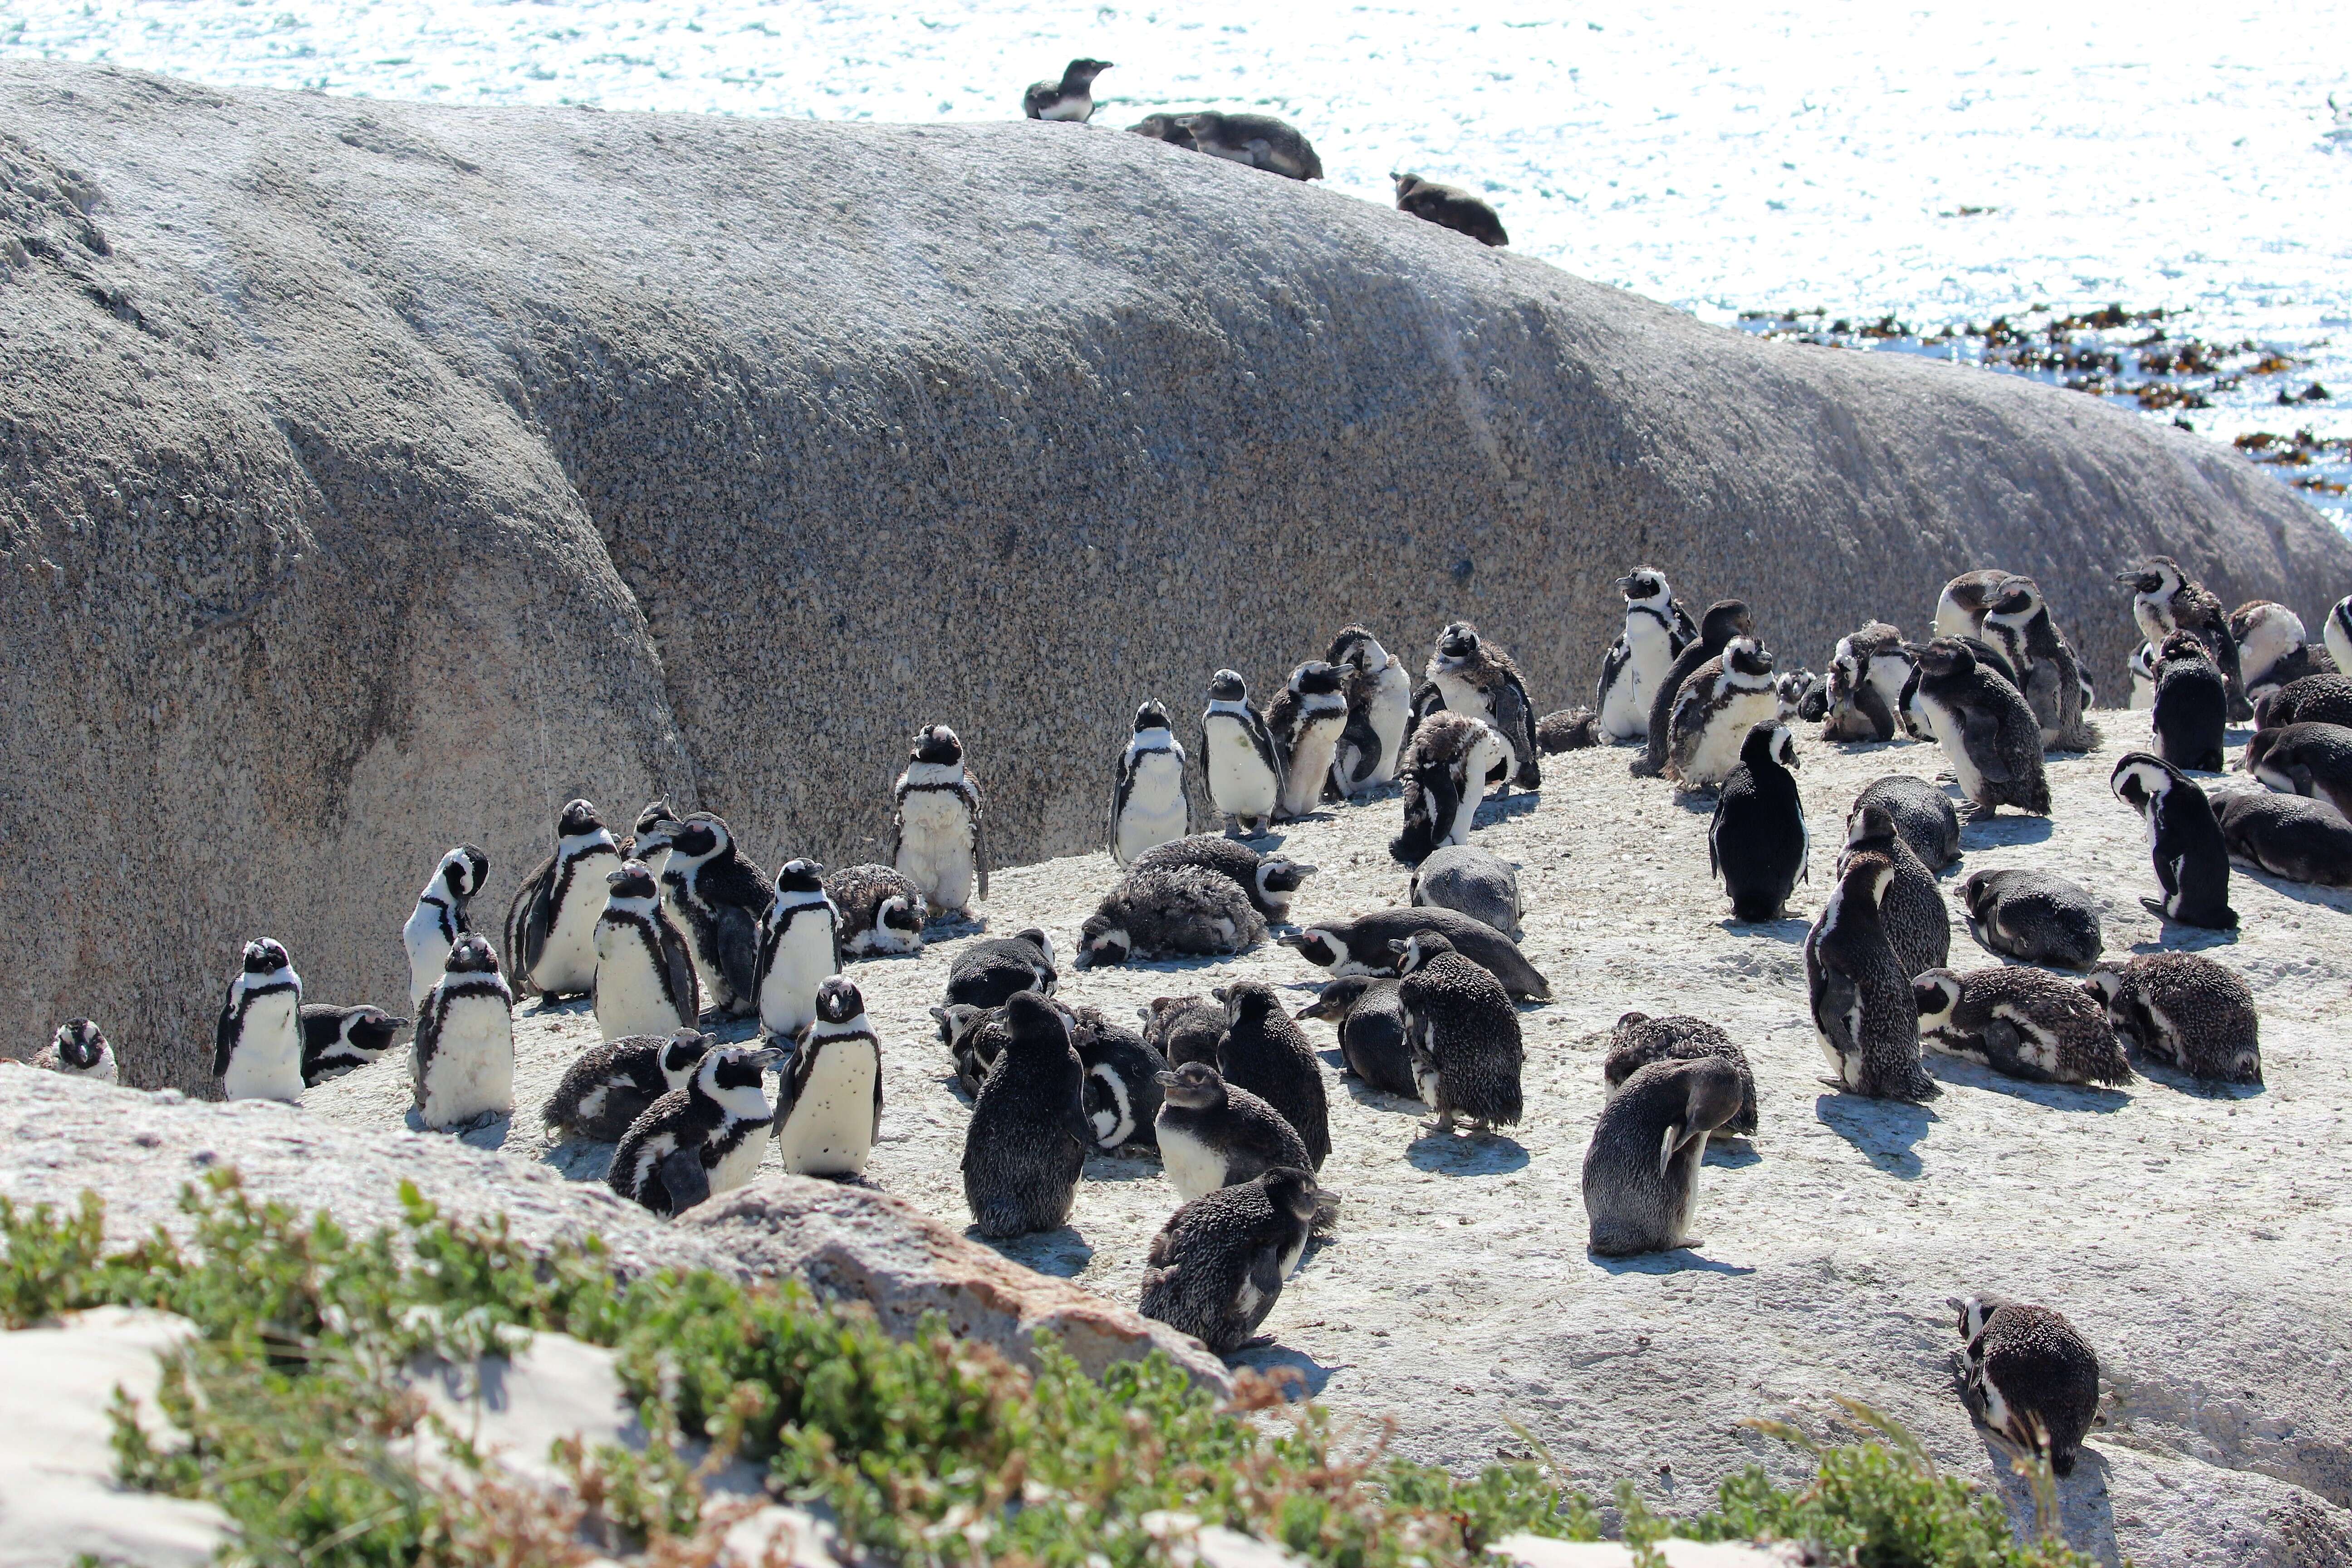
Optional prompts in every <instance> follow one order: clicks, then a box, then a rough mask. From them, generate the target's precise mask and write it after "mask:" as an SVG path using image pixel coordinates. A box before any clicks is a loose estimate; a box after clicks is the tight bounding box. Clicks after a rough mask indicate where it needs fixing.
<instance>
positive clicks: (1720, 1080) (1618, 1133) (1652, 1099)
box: [1584, 1057, 1741, 1258]
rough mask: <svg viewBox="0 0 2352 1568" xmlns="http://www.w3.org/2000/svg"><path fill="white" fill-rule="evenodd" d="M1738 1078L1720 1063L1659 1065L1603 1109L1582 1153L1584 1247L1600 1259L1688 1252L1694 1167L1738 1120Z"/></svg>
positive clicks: (1694, 1208) (1636, 1076) (1694, 1207)
mask: <svg viewBox="0 0 2352 1568" xmlns="http://www.w3.org/2000/svg"><path fill="white" fill-rule="evenodd" d="M1740 1102H1741V1088H1740V1082H1739V1075H1738V1073H1737V1072H1735V1071H1734V1070H1732V1067H1731V1064H1730V1063H1729V1062H1727V1061H1724V1060H1722V1059H1721V1058H1717V1057H1701V1058H1696V1059H1692V1060H1686V1061H1657V1062H1652V1063H1650V1064H1649V1065H1648V1066H1647V1067H1644V1068H1640V1069H1638V1070H1637V1071H1635V1072H1634V1073H1633V1076H1632V1077H1631V1078H1628V1079H1626V1080H1625V1082H1624V1085H1623V1086H1622V1088H1620V1089H1618V1091H1617V1092H1616V1093H1615V1094H1614V1095H1612V1096H1611V1098H1610V1100H1609V1102H1608V1103H1607V1104H1606V1105H1603V1106H1602V1107H1601V1116H1600V1119H1599V1120H1598V1121H1595V1122H1594V1123H1593V1126H1592V1142H1591V1145H1590V1146H1589V1147H1588V1148H1586V1150H1585V1151H1584V1213H1585V1219H1586V1222H1587V1224H1588V1226H1589V1227H1590V1230H1589V1237H1588V1240H1587V1245H1588V1246H1589V1247H1591V1250H1592V1251H1593V1252H1595V1253H1597V1254H1598V1255H1600V1256H1601V1257H1603V1258H1625V1257H1631V1256H1633V1254H1636V1253H1642V1252H1669V1251H1672V1250H1673V1249H1674V1248H1675V1247H1688V1246H1690V1245H1692V1244H1693V1242H1694V1241H1695V1240H1696V1238H1695V1237H1692V1235H1691V1234H1690V1227H1691V1220H1692V1219H1693V1217H1694V1216H1696V1214H1697V1212H1698V1168H1699V1162H1700V1161H1701V1160H1702V1159H1703V1158H1705V1156H1706V1141H1707V1138H1708V1136H1709V1135H1710V1134H1711V1133H1713V1132H1714V1131H1715V1130H1716V1129H1717V1128H1718V1127H1721V1126H1723V1125H1724V1124H1725V1123H1726V1122H1727V1121H1731V1120H1732V1119H1733V1118H1734V1117H1736V1116H1738V1114H1739V1108H1740Z"/></svg>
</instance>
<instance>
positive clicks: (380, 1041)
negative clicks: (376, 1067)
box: [343, 1007, 409, 1051]
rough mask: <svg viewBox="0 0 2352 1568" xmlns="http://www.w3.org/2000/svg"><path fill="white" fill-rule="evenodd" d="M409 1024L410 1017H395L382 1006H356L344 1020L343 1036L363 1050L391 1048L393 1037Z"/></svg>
mask: <svg viewBox="0 0 2352 1568" xmlns="http://www.w3.org/2000/svg"><path fill="white" fill-rule="evenodd" d="M408 1024H409V1020H408V1019H406V1018H395V1017H394V1016H392V1015H391V1014H389V1013H387V1012H385V1011H384V1010H383V1008H381V1007H355V1008H353V1009H352V1016H350V1017H349V1018H347V1019H345V1020H344V1022H343V1037H344V1038H346V1039H348V1040H350V1041H351V1043H352V1044H353V1045H355V1046H357V1047H359V1048H360V1049H362V1050H363V1051H385V1050H390V1049H391V1048H392V1037H394V1035H396V1034H398V1033H400V1031H401V1030H403V1029H404V1028H406V1027H408Z"/></svg>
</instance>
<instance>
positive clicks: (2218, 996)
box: [2083, 952, 2263, 1085]
mask: <svg viewBox="0 0 2352 1568" xmlns="http://www.w3.org/2000/svg"><path fill="white" fill-rule="evenodd" d="M2083 984H2084V988H2085V989H2087V990H2088V991H2089V992H2090V993H2091V994H2093V995H2094V996H2096V997H2097V998H2098V999H2099V1000H2100V1001H2101V1002H2102V1003H2104V1004H2105V1006H2106V1009H2107V1021H2108V1022H2109V1023H2112V1024H2113V1025H2115V1026H2116V1034H2117V1035H2119V1036H2121V1037H2123V1038H2124V1039H2126V1040H2128V1041H2130V1042H2131V1045H2132V1047H2133V1048H2134V1049H2136V1050H2137V1051H2138V1052H2139V1053H2140V1055H2141V1056H2142V1057H2144V1058H2149V1059H2151V1060H2154V1061H2158V1062H2162V1063H2163V1064H2165V1065H2166V1066H2167V1067H2170V1068H2178V1069H2179V1070H2180V1071H2181V1072H2185V1073H2187V1074H2188V1075H2189V1077H2191V1078H2195V1079H2205V1080H2207V1081H2209V1082H2221V1083H2237V1084H2254V1085H2259V1084H2261V1082H2262V1081H2263V1044H2262V1021H2261V1018H2260V1016H2258V1015H2257V1014H2256V1013H2255V1011H2254V993H2253V989H2252V987H2251V986H2249V985H2248V984H2246V982H2245V977H2244V976H2242V975H2241V974H2240V973H2238V972H2237V971H2236V970H2233V969H2231V968H2228V967H2227V966H2225V965H2223V964H2221V963H2215V962H2214V961H2213V960H2211V959H2210V958H2208V957H2206V956H2205V955H2204V954H2203V953H2201V952H2150V953H2143V954H2141V955H2140V956H2139V957H2137V958H2126V959H2118V960H2116V961H2114V962H2111V963H2102V964H2100V965H2099V966H2098V967H2097V968H2095V969H2094V970H2092V971H2091V976H2090V978H2089V979H2088V980H2085V981H2084V983H2083Z"/></svg>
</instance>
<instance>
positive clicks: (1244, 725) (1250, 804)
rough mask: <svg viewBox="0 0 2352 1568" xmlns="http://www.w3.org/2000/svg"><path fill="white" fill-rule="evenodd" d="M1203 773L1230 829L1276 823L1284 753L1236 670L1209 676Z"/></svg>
mask: <svg viewBox="0 0 2352 1568" xmlns="http://www.w3.org/2000/svg"><path fill="white" fill-rule="evenodd" d="M1201 772H1202V775H1203V776H1204V777H1205V778H1206V779H1207V780H1208V784H1209V804H1210V805H1213V806H1215V807H1216V808H1217V811H1218V813H1219V815H1221V816H1223V817H1224V819H1225V831H1226V832H1227V833H1228V834H1231V835H1234V837H1255V836H1256V835H1258V834H1261V833H1264V832H1265V830H1266V828H1267V827H1269V826H1272V825H1273V822H1274V813H1275V808H1276V805H1279V804H1280V802H1281V799H1282V759H1281V754H1280V753H1279V752H1276V749H1275V744H1274V731H1271V730H1269V729H1267V728H1266V724H1265V714H1263V713H1261V712H1259V711H1258V710H1257V706H1256V704H1255V703H1253V702H1252V701H1250V700H1249V687H1248V685H1247V684H1246V683H1245V682H1244V680H1243V679H1242V678H1241V676H1240V675H1239V674H1238V673H1236V672H1235V671H1234V670H1230V669H1221V670H1219V671H1217V673H1216V675H1215V676H1214V677H1213V678H1212V679H1211V680H1210V681H1209V705H1208V707H1207V708H1205V709H1203V710H1202V713H1201Z"/></svg>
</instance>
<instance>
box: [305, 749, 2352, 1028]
mask: <svg viewBox="0 0 2352 1568" xmlns="http://www.w3.org/2000/svg"><path fill="white" fill-rule="evenodd" d="M2213 813H2214V816H2216V817H2218V818H2219V819H2220V821H2221V841H2222V842H2223V843H2224V844H2226V845H2228V846H2229V847H2230V854H2231V857H2232V858H2235V859H2239V860H2242V861H2244V862H2245V863H2246V864H2248V865H2250V866H2252V867H2254V868H2256V869H2258V870H2263V871H2267V872H2269V873H2270V874H2271V875H2272V876H2273V877H2284V878H2285V879H2287V880H2288V881H2290V882H2309V883H2312V884H2313V885H2315V886H2317V887H2323V888H2352V823H2347V821H2345V820H2344V816H2343V814H2342V813H2341V812H2339V811H2337V810H2336V808H2335V807H2334V806H2332V805H2328V804H2327V803H2326V801H2321V800H2305V799H2304V798H2303V797H2302V796H2301V795H2273V794H2271V793H2270V792H2269V791H2268V790H2263V791H2262V792H2260V793H2258V794H2243V795H2223V796H2222V797H2221V799H2220V800H2218V801H2216V802H2214V804H2213ZM306 1011H307V1009H306Z"/></svg>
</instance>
